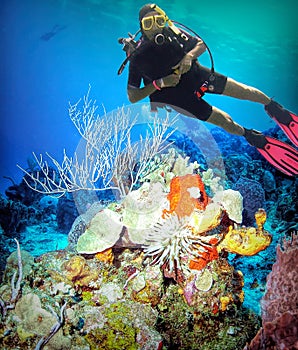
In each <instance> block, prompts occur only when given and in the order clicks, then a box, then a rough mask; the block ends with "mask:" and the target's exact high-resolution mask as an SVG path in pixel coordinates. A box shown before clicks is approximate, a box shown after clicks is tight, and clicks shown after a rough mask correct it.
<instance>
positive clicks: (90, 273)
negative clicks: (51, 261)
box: [61, 255, 99, 287]
mask: <svg viewBox="0 0 298 350" xmlns="http://www.w3.org/2000/svg"><path fill="white" fill-rule="evenodd" d="M61 270H62V271H63V270H64V272H65V276H66V279H67V280H68V281H69V282H71V283H73V285H75V286H81V287H83V286H89V284H90V283H91V282H94V281H96V280H97V279H98V277H99V271H94V270H92V269H91V268H90V266H89V265H88V264H87V261H86V259H85V258H83V257H82V256H79V255H76V256H73V257H72V258H71V259H70V260H69V261H66V262H64V263H63V264H62V266H61Z"/></svg>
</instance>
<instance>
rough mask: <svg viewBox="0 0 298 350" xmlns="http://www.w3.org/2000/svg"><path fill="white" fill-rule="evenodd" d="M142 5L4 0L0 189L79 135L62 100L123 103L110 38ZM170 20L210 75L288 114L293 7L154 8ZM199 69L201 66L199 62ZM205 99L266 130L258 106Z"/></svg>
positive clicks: (118, 56) (116, 50) (133, 20)
mask: <svg viewBox="0 0 298 350" xmlns="http://www.w3.org/2000/svg"><path fill="white" fill-rule="evenodd" d="M143 4H144V2H143V1H139V0H137V1H113V2H103V1H99V0H98V1H96V0H92V1H91V0H90V1H87V0H86V1H83V0H72V1H68V0H45V1H42V2H40V1H37V0H26V1H20V0H3V1H1V5H0V9H1V12H0V15H1V22H0V40H1V45H0V47H1V57H0V60H1V64H0V79H1V90H0V98H1V103H0V115H1V130H0V132H1V135H0V138H1V154H2V157H1V159H0V184H1V185H0V190H1V192H3V191H4V189H5V188H6V187H7V186H9V185H10V184H11V181H10V180H8V179H7V178H3V176H5V177H9V178H11V179H13V181H15V182H18V181H19V180H20V179H21V177H22V173H21V172H20V171H19V170H18V169H17V168H16V164H17V163H18V164H21V165H22V166H26V164H27V158H28V157H30V154H31V152H32V151H34V152H36V153H37V154H39V153H44V152H46V151H47V152H49V153H51V154H53V155H55V156H56V157H57V158H59V157H61V154H62V150H63V149H64V148H65V149H67V150H68V151H69V152H70V153H71V152H73V150H74V149H75V147H76V145H77V143H78V135H77V133H76V130H75V129H74V127H73V125H72V123H71V121H70V120H69V118H68V111H67V109H68V102H69V101H71V102H75V101H77V100H78V99H79V98H80V97H82V96H83V94H84V93H85V92H86V91H87V89H88V86H89V84H91V86H92V94H93V96H94V97H95V98H96V99H97V101H98V103H99V104H103V105H104V106H105V108H106V110H107V111H111V110H113V109H115V108H117V107H118V106H122V105H127V104H128V103H129V102H128V99H127V96H126V80H127V69H126V70H125V71H124V73H123V74H122V75H121V76H117V70H118V68H119V65H120V64H121V62H122V61H123V59H124V57H125V55H124V52H123V51H122V50H121V46H120V45H119V44H118V42H117V40H118V38H119V37H123V36H127V32H131V33H134V32H135V31H136V30H137V29H138V21H137V17H138V10H139V8H140V7H141V6H142V5H143ZM158 5H159V6H161V7H162V8H163V9H165V10H166V11H167V13H168V15H169V17H170V18H172V19H174V20H176V21H179V22H182V23H184V24H186V25H188V26H190V27H191V28H192V29H193V30H195V31H196V32H198V33H199V34H200V35H201V36H202V38H203V39H204V40H205V41H206V42H207V44H208V45H209V47H210V49H211V51H212V53H213V56H214V61H215V68H216V70H218V71H220V72H221V73H223V74H226V75H228V76H230V77H232V78H234V79H236V80H239V81H242V82H244V83H247V84H250V85H253V86H256V87H258V88H260V89H261V90H263V91H264V92H266V93H267V94H268V95H269V96H274V97H275V98H276V99H277V100H278V101H279V102H280V103H282V104H283V105H285V106H287V107H288V108H289V109H291V110H297V79H296V76H297V65H296V59H297V45H298V44H297V43H298V40H297V39H298V33H297V30H295V25H296V24H295V22H296V13H297V7H298V6H297V2H296V1H294V0H285V1H284V2H277V1H274V0H266V1H256V0H254V1H246V2H237V1H234V0H230V1H225V2H222V1H219V0H215V1H213V2H211V3H209V2H200V3H199V4H196V3H194V2H192V1H180V0H178V1H173V2H167V1H160V2H159V4H158ZM201 62H202V63H203V64H206V65H209V64H210V63H209V58H208V55H207V54H204V55H203V57H202V60H201ZM207 100H208V101H209V102H211V103H213V104H214V105H216V106H218V107H219V108H223V109H225V110H226V111H227V112H228V113H230V114H231V115H232V116H233V118H234V119H235V120H237V121H238V122H240V123H242V124H243V125H245V126H246V127H254V128H256V129H259V130H265V129H267V128H268V127H271V126H272V125H273V124H272V122H271V121H270V119H269V118H268V117H267V116H266V114H265V113H264V111H263V109H262V107H260V106H257V105H256V104H253V103H250V102H244V101H238V100H234V99H231V98H226V97H222V96H208V98H207Z"/></svg>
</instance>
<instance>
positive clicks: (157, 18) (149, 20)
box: [141, 15, 167, 30]
mask: <svg viewBox="0 0 298 350" xmlns="http://www.w3.org/2000/svg"><path fill="white" fill-rule="evenodd" d="M166 22H167V20H166V17H165V16H164V15H152V16H147V17H143V18H142V20H141V24H142V28H143V29H144V30H150V29H152V27H153V25H154V24H155V25H156V26H157V27H159V28H163V27H165V25H166Z"/></svg>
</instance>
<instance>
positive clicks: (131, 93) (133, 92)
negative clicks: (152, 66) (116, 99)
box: [127, 74, 181, 103]
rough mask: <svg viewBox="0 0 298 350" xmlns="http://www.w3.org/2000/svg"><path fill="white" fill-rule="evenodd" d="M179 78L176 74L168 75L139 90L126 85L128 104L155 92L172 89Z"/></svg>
mask: <svg viewBox="0 0 298 350" xmlns="http://www.w3.org/2000/svg"><path fill="white" fill-rule="evenodd" d="M180 77H181V75H178V74H170V75H167V76H166V77H163V78H160V79H156V80H154V83H153V82H152V83H150V84H147V85H146V86H144V87H141V88H137V87H134V86H131V85H128V87H127V95H128V99H129V102H131V103H135V102H138V101H140V100H142V99H144V98H145V97H147V96H149V95H151V94H153V92H155V91H157V90H161V89H163V88H165V87H174V86H176V85H177V84H178V83H179V81H180Z"/></svg>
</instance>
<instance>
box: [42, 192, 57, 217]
mask: <svg viewBox="0 0 298 350" xmlns="http://www.w3.org/2000/svg"><path fill="white" fill-rule="evenodd" d="M38 205H39V207H40V208H41V209H43V210H44V209H47V210H48V211H51V212H53V213H56V209H57V205H58V198H56V197H52V196H43V197H41V198H40V200H39V202H38Z"/></svg>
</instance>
